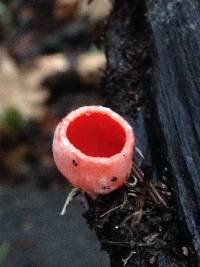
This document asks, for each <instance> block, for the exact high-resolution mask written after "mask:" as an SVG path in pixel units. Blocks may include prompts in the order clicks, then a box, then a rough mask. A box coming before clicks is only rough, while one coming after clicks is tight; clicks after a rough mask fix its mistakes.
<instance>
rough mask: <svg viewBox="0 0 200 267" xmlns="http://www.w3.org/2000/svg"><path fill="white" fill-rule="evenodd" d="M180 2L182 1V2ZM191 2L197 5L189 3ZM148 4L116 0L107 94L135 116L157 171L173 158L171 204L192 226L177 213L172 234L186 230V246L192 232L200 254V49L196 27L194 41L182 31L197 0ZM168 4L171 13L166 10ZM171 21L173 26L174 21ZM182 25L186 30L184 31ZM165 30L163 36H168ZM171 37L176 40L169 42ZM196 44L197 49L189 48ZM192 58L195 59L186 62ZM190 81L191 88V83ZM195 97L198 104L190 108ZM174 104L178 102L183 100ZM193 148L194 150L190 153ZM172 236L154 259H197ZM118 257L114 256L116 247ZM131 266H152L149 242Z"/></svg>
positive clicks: (181, 262)
mask: <svg viewBox="0 0 200 267" xmlns="http://www.w3.org/2000/svg"><path fill="white" fill-rule="evenodd" d="M167 3H168V4H169V3H171V5H167ZM182 4H183V5H185V8H184V7H180V6H181V5H182ZM192 6H193V11H192V10H190V9H189V10H186V9H187V8H188V7H190V8H191V7H192ZM147 7H148V10H146V9H145V3H144V1H132V0H131V1H128V0H127V1H119V0H116V1H115V6H114V10H113V13H112V15H111V17H110V19H109V22H108V28H107V34H106V53H107V59H108V66H107V71H106V76H105V80H104V85H105V88H106V91H107V97H108V99H109V102H108V103H107V104H108V105H109V106H110V107H112V108H113V109H114V110H116V111H118V112H119V113H121V114H122V115H123V116H125V117H126V118H127V119H128V120H129V121H130V122H131V123H132V125H133V127H134V129H135V132H136V138H137V146H138V147H139V148H140V149H141V150H142V152H143V153H144V155H145V158H150V162H151V163H152V164H153V166H154V171H155V173H156V175H155V176H156V178H157V179H160V175H157V173H160V174H162V169H163V168H164V167H166V164H167V163H168V164H169V167H170V169H171V170H172V172H171V175H172V187H173V185H175V187H176V190H177V191H176V192H177V198H176V202H175V201H174V202H173V203H172V206H174V207H178V211H179V215H180V216H181V219H182V220H183V222H185V223H186V224H185V225H187V227H188V228H187V229H189V231H185V228H182V221H181V222H180V221H179V220H178V221H177V227H178V228H179V229H181V230H180V232H179V234H178V236H174V237H173V238H174V240H175V241H176V240H177V241H179V239H181V238H182V241H183V243H182V244H184V242H185V244H186V246H187V244H188V243H187V239H188V238H189V239H190V240H192V239H193V238H194V245H195V247H196V251H197V254H198V228H197V225H198V216H197V213H196V214H195V207H197V208H198V203H197V204H195V203H193V201H195V200H196V201H198V200H199V198H198V197H197V196H195V195H194V193H195V191H196V195H197V193H198V182H194V181H198V179H197V180H196V177H194V176H193V175H192V173H190V172H194V173H195V172H196V171H197V173H196V174H195V175H196V176H197V174H198V173H199V172H198V169H197V168H195V167H196V166H195V167H194V166H192V165H188V164H189V163H191V164H193V165H194V164H197V161H194V162H193V156H194V155H198V156H199V150H198V146H199V144H198V137H199V128H198V125H199V124H198V118H197V113H196V112H197V110H198V106H197V102H198V99H197V98H195V97H197V96H198V95H199V93H198V92H195V90H193V89H194V88H195V89H197V88H198V68H199V67H198V64H199V60H198V57H199V51H198V54H197V55H195V53H196V52H197V50H198V45H199V43H198V42H197V39H198V35H199V34H198V33H196V34H195V32H194V33H193V39H195V40H196V41H195V42H193V43H192V41H189V40H188V39H187V38H183V37H184V34H185V37H186V36H187V37H189V36H188V35H190V34H191V33H188V32H189V30H188V29H187V27H189V26H187V25H186V23H187V19H189V18H190V16H191V17H193V18H192V22H193V23H194V22H195V24H194V25H193V23H192V24H190V27H191V28H194V27H195V25H196V23H198V21H199V19H197V17H198V14H197V9H195V8H197V7H198V4H197V2H195V1H191V3H189V1H181V0H175V1H168V0H163V1H156V0H155V1H149V2H148V5H147ZM176 7H179V9H180V10H179V17H180V18H179V19H178V18H176V15H177V13H176V12H177V11H176V10H173V9H174V8H175V9H176ZM147 11H148V13H146V12H147ZM170 11H171V12H172V13H170V14H169V12H170ZM194 11H196V13H195V12H194ZM184 12H186V13H184ZM193 12H194V13H195V14H194V16H193ZM146 14H148V18H149V22H150V25H151V27H152V30H153V33H154V34H153V35H152V33H151V31H150V28H149V25H148V23H147V21H146ZM171 14H174V16H172V15H171ZM189 15H190V16H189ZM168 16H169V17H168ZM157 17H158V18H157ZM171 20H177V21H176V24H175V25H174V26H173V25H170V23H169V22H170V21H171ZM181 25H182V26H181ZM171 26H173V27H172V29H171ZM181 28H183V30H184V31H183V33H182V34H181V30H180V29H181ZM199 29H200V27H199ZM199 29H198V32H199ZM177 31H180V33H179V32H177ZM193 31H194V29H193ZM199 36H200V35H199ZM180 37H182V39H181V38H180ZM164 38H166V40H164V41H163V39H164ZM179 38H180V39H179ZM150 39H152V41H153V43H154V49H155V57H154V64H152V62H151V60H150V54H151V53H152V50H151V42H150ZM174 40H175V41H174ZM183 41H185V47H184V46H182V43H183ZM171 42H172V43H173V42H174V43H173V44H170V43H171ZM192 48H194V50H193V52H192V55H191V56H189V54H190V53H189V52H190V50H191V49H192ZM188 57H189V58H188ZM179 61H180V62H181V64H179ZM193 61H195V65H196V67H195V70H193V65H192V64H193V63H192V62H193ZM188 63H190V64H189V67H188ZM152 66H154V68H155V69H154V72H155V76H154V80H153V84H152V83H151V80H150V76H149V74H150V73H151V68H152ZM181 68H183V69H182V70H181ZM182 76H183V77H182ZM151 86H152V88H153V89H152V91H151V90H150V88H151ZM169 87H170V89H169ZM191 87H192V88H193V89H191V90H190V88H191ZM188 88H189V89H188ZM190 94H191V95H190ZM179 97H180V99H179ZM188 98H189V100H188ZM192 98H194V100H192ZM194 104H195V111H193V109H192V105H194ZM177 105H179V107H178V108H177ZM149 106H150V107H151V108H150V109H149ZM177 111H178V112H177ZM174 113H176V114H174ZM180 119H181V120H180ZM178 124H180V125H178ZM187 124H189V126H188V128H186V125H187ZM152 126H153V127H152ZM180 134H182V135H183V137H181V136H180ZM189 136H192V138H193V139H191V140H190V141H189V142H188V143H186V144H187V145H188V146H187V145H186V146H185V147H184V146H183V144H184V142H186V141H187V139H188V138H189ZM174 142H176V144H174ZM188 150H189V151H190V154H189V156H187V154H186V153H185V152H186V151H188ZM149 155H150V156H149ZM166 155H168V157H166ZM196 159H197V158H196ZM163 160H164V161H163ZM157 170H158V172H157ZM191 175H192V177H191ZM182 176H183V177H182ZM195 183H196V184H195ZM194 187H195V188H194ZM190 223H191V225H190ZM195 235H196V236H197V239H196V240H195ZM174 244H175V247H174V248H173V249H172V248H168V249H166V248H164V249H163V251H160V252H159V255H158V256H157V260H156V262H155V266H159V267H164V266H172V265H173V264H174V266H188V267H189V266H193V267H196V266H198V263H197V262H196V258H195V254H192V251H191V250H190V251H189V254H190V256H191V258H192V260H191V258H190V259H189V258H188V257H185V258H184V257H183V258H181V256H180V250H181V247H179V244H180V243H178V242H177V244H176V243H174ZM173 251H174V254H173ZM191 254H192V255H191ZM113 257H115V254H114V252H113ZM119 266H120V265H119ZM127 266H149V261H148V259H147V258H146V253H145V248H144V249H142V250H141V252H140V253H139V254H138V255H136V256H134V265H131V263H130V265H129V263H128V265H127Z"/></svg>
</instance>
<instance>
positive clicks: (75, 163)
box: [72, 159, 78, 167]
mask: <svg viewBox="0 0 200 267" xmlns="http://www.w3.org/2000/svg"><path fill="white" fill-rule="evenodd" d="M72 164H73V165H74V166H76V167H77V166H78V163H77V162H76V161H75V159H73V160H72Z"/></svg>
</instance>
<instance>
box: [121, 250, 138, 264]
mask: <svg viewBox="0 0 200 267" xmlns="http://www.w3.org/2000/svg"><path fill="white" fill-rule="evenodd" d="M133 254H135V251H131V252H130V254H129V255H128V257H127V258H125V259H122V261H123V266H126V264H127V263H128V261H129V260H130V259H131V258H132V256H133Z"/></svg>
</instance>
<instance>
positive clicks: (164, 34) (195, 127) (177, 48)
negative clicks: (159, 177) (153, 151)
mask: <svg viewBox="0 0 200 267" xmlns="http://www.w3.org/2000/svg"><path fill="white" fill-rule="evenodd" d="M148 9H149V21H150V24H151V27H152V30H153V41H154V45H155V52H156V54H155V57H154V66H155V70H154V81H153V88H152V103H153V104H152V107H153V111H154V114H153V115H154V116H153V118H154V119H155V123H156V124H157V127H156V129H157V131H156V134H157V136H158V137H159V139H160V142H161V143H162V144H163V147H162V148H161V153H164V155H165V156H166V161H167V162H168V165H169V168H170V172H171V178H172V182H173V184H174V186H175V189H176V190H175V193H176V198H177V206H178V212H179V215H180V216H181V219H182V220H183V222H184V223H185V224H186V226H187V229H188V231H189V235H190V238H191V240H192V242H193V245H194V247H195V250H196V253H197V255H198V259H199V260H200V229H199V225H200V213H199V212H200V209H199V208H200V206H199V205H200V164H199V163H200V116H199V112H200V76H199V75H200V5H199V3H198V1H195V0H190V1H187V0H181V1H180V0H179V1H178V0H176V1H169V0H168V1H164V0H163V1H162V0H161V1H154V0H153V1H149V4H148Z"/></svg>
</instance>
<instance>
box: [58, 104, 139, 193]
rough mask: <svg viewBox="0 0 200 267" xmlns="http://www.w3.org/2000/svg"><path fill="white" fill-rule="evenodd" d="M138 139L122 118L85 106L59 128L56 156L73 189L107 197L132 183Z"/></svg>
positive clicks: (108, 110) (69, 116)
mask: <svg viewBox="0 0 200 267" xmlns="http://www.w3.org/2000/svg"><path fill="white" fill-rule="evenodd" d="M134 148H135V138H134V134H133V130H132V127H131V126H130V125H129V124H128V122H127V121H126V120H124V119H123V118H122V117H121V116H120V115H118V114H117V113H115V112H114V111H112V110H111V109H109V108H105V107H102V106H85V107H81V108H79V109H77V110H75V111H72V112H71V113H69V114H68V115H67V116H66V117H64V118H63V120H62V121H61V122H60V123H59V124H58V126H57V128H56V130H55V134H54V139H53V156H54V160H55V163H56V165H57V167H58V169H59V170H60V172H61V173H62V174H63V175H64V176H65V177H66V178H67V179H68V180H69V181H70V183H71V184H72V185H74V186H75V187H78V188H80V189H82V190H83V191H85V192H87V193H88V194H89V195H91V196H92V197H96V196H98V195H100V194H107V193H109V192H111V191H113V190H115V189H117V188H119V187H120V186H122V185H123V184H124V183H125V182H126V181H127V179H128V177H129V175H130V172H131V168H132V156H133V150H134Z"/></svg>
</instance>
